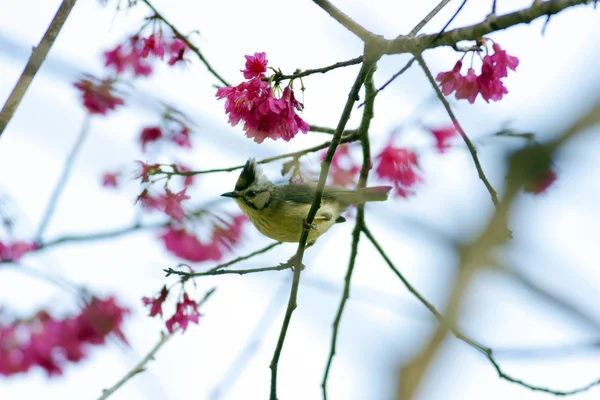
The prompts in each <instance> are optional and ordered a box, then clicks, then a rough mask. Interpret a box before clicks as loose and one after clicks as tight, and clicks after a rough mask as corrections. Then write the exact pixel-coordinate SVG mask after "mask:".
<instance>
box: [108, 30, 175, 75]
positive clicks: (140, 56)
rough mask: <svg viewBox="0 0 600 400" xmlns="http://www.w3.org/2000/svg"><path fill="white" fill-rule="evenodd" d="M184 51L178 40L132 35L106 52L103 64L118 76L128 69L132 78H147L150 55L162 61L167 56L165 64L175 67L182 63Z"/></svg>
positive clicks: (150, 69) (149, 70) (150, 70)
mask: <svg viewBox="0 0 600 400" xmlns="http://www.w3.org/2000/svg"><path fill="white" fill-rule="evenodd" d="M185 50H186V45H185V42H184V41H183V40H181V39H179V38H172V39H168V38H165V37H163V36H162V35H157V34H155V33H153V34H151V35H150V36H148V37H147V38H140V37H139V36H138V35H134V36H132V37H131V38H129V41H128V42H127V43H126V44H120V45H118V46H117V47H115V48H114V49H112V50H109V51H106V52H105V53H104V64H105V66H107V67H111V68H113V69H114V70H115V71H116V72H117V73H119V74H120V73H123V72H125V71H126V70H128V69H129V70H131V72H132V73H133V75H134V76H148V75H150V74H151V73H152V67H151V66H150V64H149V63H148V62H147V61H146V59H147V58H148V57H149V56H150V55H153V56H156V57H157V58H160V59H161V60H162V59H164V56H165V54H169V56H170V57H169V61H168V62H167V64H169V65H175V64H177V63H178V62H181V61H184V58H183V56H184V54H185Z"/></svg>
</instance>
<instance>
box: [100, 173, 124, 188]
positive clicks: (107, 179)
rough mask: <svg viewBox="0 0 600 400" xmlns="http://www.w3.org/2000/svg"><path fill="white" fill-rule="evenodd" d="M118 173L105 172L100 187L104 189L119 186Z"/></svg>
mask: <svg viewBox="0 0 600 400" xmlns="http://www.w3.org/2000/svg"><path fill="white" fill-rule="evenodd" d="M120 175H121V174H120V173H119V172H107V173H105V174H104V175H102V186H104V187H105V188H116V187H118V186H119V181H118V178H119V176H120Z"/></svg>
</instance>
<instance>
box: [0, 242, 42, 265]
mask: <svg viewBox="0 0 600 400" xmlns="http://www.w3.org/2000/svg"><path fill="white" fill-rule="evenodd" d="M35 249H37V244H35V243H33V242H12V243H10V244H8V243H2V242H0V262H1V261H19V260H20V259H21V257H23V256H24V255H25V254H26V253H29V252H30V251H33V250H35Z"/></svg>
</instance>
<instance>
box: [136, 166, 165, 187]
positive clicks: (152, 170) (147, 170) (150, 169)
mask: <svg viewBox="0 0 600 400" xmlns="http://www.w3.org/2000/svg"><path fill="white" fill-rule="evenodd" d="M136 162H137V163H138V164H140V168H141V169H140V170H139V171H138V173H137V174H136V176H135V178H136V179H137V178H142V183H145V182H149V181H150V176H151V175H155V174H157V173H159V172H161V170H160V164H146V163H145V162H143V161H136Z"/></svg>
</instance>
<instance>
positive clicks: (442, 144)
mask: <svg viewBox="0 0 600 400" xmlns="http://www.w3.org/2000/svg"><path fill="white" fill-rule="evenodd" d="M429 131H430V132H431V134H432V135H433V137H434V138H435V147H437V149H438V151H439V152H440V153H444V152H445V151H446V150H447V149H449V148H450V145H449V144H448V141H449V140H450V139H452V138H453V137H454V136H456V135H457V134H458V132H457V131H456V128H454V126H446V127H444V128H439V129H433V128H429Z"/></svg>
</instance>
